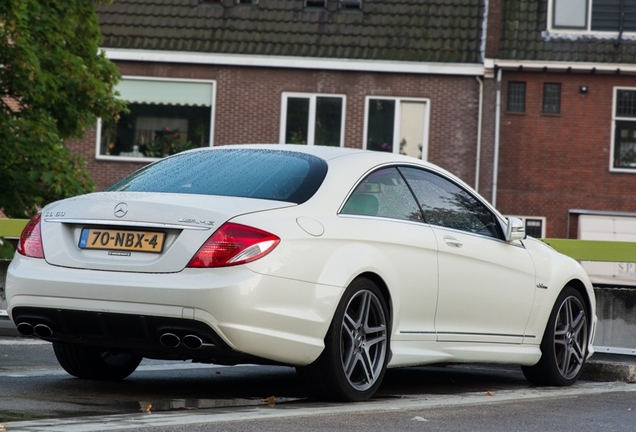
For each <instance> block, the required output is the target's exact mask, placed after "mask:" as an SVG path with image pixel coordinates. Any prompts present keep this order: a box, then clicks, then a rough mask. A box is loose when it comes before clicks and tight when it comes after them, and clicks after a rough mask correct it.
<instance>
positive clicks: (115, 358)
mask: <svg viewBox="0 0 636 432" xmlns="http://www.w3.org/2000/svg"><path fill="white" fill-rule="evenodd" d="M53 351H54V352H55V357H57V361H58V362H59V363H60V366H62V368H64V370H65V371H66V372H68V373H69V374H71V375H73V376H75V377H77V378H84V379H95V380H103V381H118V380H122V379H124V378H126V377H127V376H128V375H130V374H131V373H133V372H134V371H135V369H137V366H139V363H141V360H142V357H141V356H138V355H136V354H133V353H129V352H123V351H109V350H104V349H101V348H95V347H86V346H81V345H73V344H65V343H59V342H53Z"/></svg>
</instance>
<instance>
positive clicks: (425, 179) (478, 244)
mask: <svg viewBox="0 0 636 432" xmlns="http://www.w3.org/2000/svg"><path fill="white" fill-rule="evenodd" d="M400 172H402V174H403V175H404V177H405V178H406V180H407V182H408V184H409V186H410V187H411V189H412V190H413V192H414V194H415V196H416V197H417V199H418V202H419V204H420V206H421V207H422V211H423V216H424V219H425V220H426V222H428V223H429V224H430V226H431V228H432V230H433V232H434V234H435V237H436V239H437V243H438V248H439V253H438V271H439V293H438V300H437V310H436V315H435V328H436V331H437V340H438V341H449V342H450V341H466V342H501V343H521V342H522V340H523V337H524V332H525V328H526V324H527V322H528V318H529V316H530V312H531V309H532V303H533V300H534V293H535V290H536V288H535V269H534V264H533V262H532V259H531V257H530V255H529V253H528V252H527V250H526V249H525V248H524V246H523V244H522V243H521V242H519V241H517V242H506V241H504V236H503V232H502V228H501V226H500V224H499V222H498V218H497V217H496V216H495V215H494V214H493V213H492V212H491V211H490V209H488V207H487V206H486V205H485V204H483V203H482V202H481V201H480V200H479V199H478V198H477V197H476V196H475V195H473V194H472V193H471V192H469V191H468V190H467V189H465V188H463V187H461V186H459V185H458V184H457V183H455V182H454V181H452V180H450V179H448V178H446V177H442V176H441V175H439V174H437V173H433V172H431V171H427V170H423V169H418V168H410V167H409V168H400Z"/></svg>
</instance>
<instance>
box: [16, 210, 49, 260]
mask: <svg viewBox="0 0 636 432" xmlns="http://www.w3.org/2000/svg"><path fill="white" fill-rule="evenodd" d="M41 218H42V216H41V215H40V213H38V214H36V215H35V216H33V217H32V218H31V220H30V221H29V223H28V224H26V226H25V227H24V229H23V230H22V234H21V235H20V241H19V242H18V253H19V254H22V255H24V256H28V257H31V258H44V249H43V248H42V232H41V230H40V226H41V224H40V220H41Z"/></svg>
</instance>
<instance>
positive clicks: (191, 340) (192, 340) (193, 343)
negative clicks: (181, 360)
mask: <svg viewBox="0 0 636 432" xmlns="http://www.w3.org/2000/svg"><path fill="white" fill-rule="evenodd" d="M183 344H184V345H185V346H186V347H188V348H190V349H199V348H201V346H202V345H203V341H202V340H201V338H200V337H199V336H195V335H187V336H184V337H183Z"/></svg>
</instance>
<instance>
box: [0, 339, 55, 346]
mask: <svg viewBox="0 0 636 432" xmlns="http://www.w3.org/2000/svg"><path fill="white" fill-rule="evenodd" d="M50 343H51V342H47V341H43V340H42V339H24V338H3V339H0V345H48V344H50Z"/></svg>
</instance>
